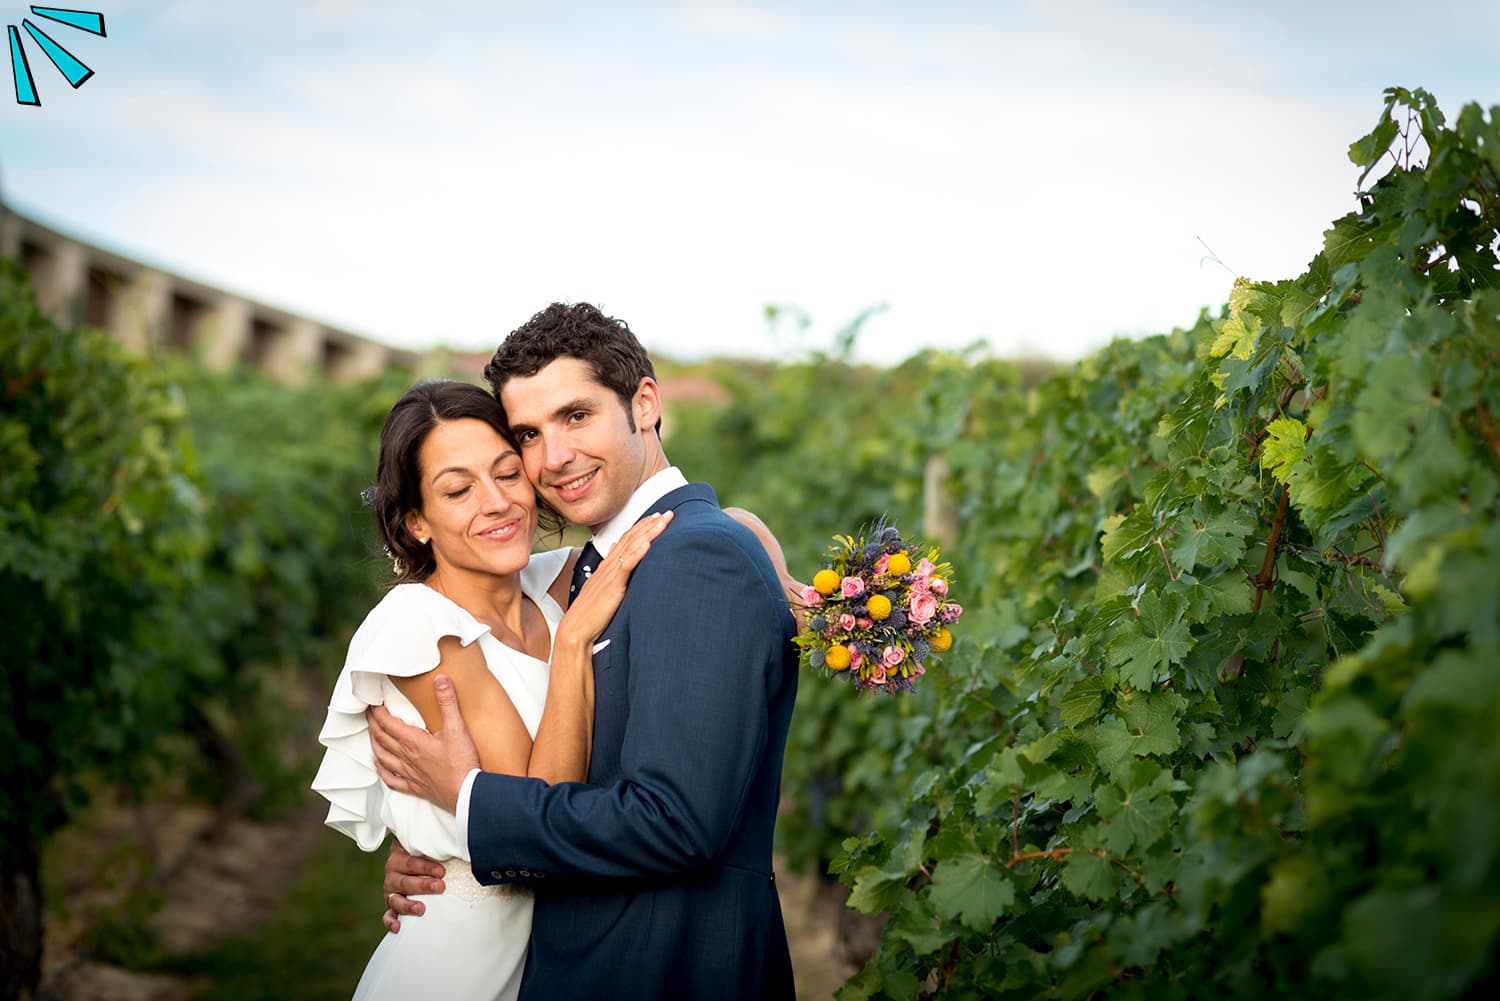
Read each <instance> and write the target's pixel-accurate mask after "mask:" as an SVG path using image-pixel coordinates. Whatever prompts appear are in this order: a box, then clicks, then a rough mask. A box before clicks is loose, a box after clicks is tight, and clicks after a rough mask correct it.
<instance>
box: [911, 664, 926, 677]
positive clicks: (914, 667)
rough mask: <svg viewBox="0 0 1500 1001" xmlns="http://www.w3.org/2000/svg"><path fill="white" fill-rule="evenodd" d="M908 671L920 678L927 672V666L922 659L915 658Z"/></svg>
mask: <svg viewBox="0 0 1500 1001" xmlns="http://www.w3.org/2000/svg"><path fill="white" fill-rule="evenodd" d="M907 673H908V674H909V675H910V676H911V677H913V678H920V677H921V676H922V675H924V674H926V673H927V668H925V667H923V666H922V663H921V661H916V660H914V661H912V662H911V668H910V670H909V671H908V672H907Z"/></svg>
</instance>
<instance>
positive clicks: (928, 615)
mask: <svg viewBox="0 0 1500 1001" xmlns="http://www.w3.org/2000/svg"><path fill="white" fill-rule="evenodd" d="M937 607H938V606H937V599H936V598H934V597H933V596H932V595H930V594H928V593H927V592H926V591H913V592H912V593H911V598H910V600H909V601H908V602H907V613H906V617H907V618H908V619H910V620H911V621H912V622H914V623H916V624H917V625H919V626H925V625H927V623H929V622H931V621H932V617H933V616H934V615H936V614H937Z"/></svg>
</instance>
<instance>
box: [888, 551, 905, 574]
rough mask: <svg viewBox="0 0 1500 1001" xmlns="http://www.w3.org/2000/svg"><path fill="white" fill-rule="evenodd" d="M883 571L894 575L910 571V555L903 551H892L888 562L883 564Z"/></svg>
mask: <svg viewBox="0 0 1500 1001" xmlns="http://www.w3.org/2000/svg"><path fill="white" fill-rule="evenodd" d="M885 572H886V573H888V574H891V575H892V576H895V577H900V576H901V575H902V574H904V573H911V557H910V556H908V555H906V554H905V553H893V554H892V555H891V558H890V562H888V563H886V565H885Z"/></svg>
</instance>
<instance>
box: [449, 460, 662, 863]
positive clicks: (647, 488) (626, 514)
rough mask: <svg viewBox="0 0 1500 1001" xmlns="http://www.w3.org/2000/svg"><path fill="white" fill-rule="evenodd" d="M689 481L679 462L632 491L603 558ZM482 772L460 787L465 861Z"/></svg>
mask: <svg viewBox="0 0 1500 1001" xmlns="http://www.w3.org/2000/svg"><path fill="white" fill-rule="evenodd" d="M687 482H688V481H687V477H686V476H683V475H682V470H680V469H678V468H677V467H676V466H668V467H667V468H666V469H663V470H662V471H661V472H659V473H656V474H654V475H653V476H651V477H650V478H649V479H647V480H646V482H645V483H642V484H641V485H640V486H638V487H636V488H635V493H633V494H631V495H630V499H629V500H628V501H626V502H625V506H624V507H622V508H620V510H619V511H618V512H617V513H616V514H615V516H614V517H613V518H611V519H609V520H608V521H606V522H605V523H604V525H603V526H602V527H601V528H600V529H599V531H597V532H595V533H594V536H593V538H591V539H590V540H589V541H590V542H592V543H593V544H594V548H595V549H597V550H598V551H599V556H600V558H601V559H602V558H603V557H605V556H608V555H609V551H610V548H611V547H613V546H614V544H615V543H616V542H619V541H620V537H621V536H622V535H624V534H625V533H626V532H628V531H629V530H630V526H631V525H634V524H635V523H636V522H637V521H640V520H641V518H642V517H643V516H644V515H645V514H646V512H647V511H649V510H651V505H653V504H655V503H656V502H657V501H659V500H661V499H662V498H663V497H665V496H666V495H667V494H669V493H671V492H672V491H673V490H676V489H677V488H679V487H685V486H687ZM479 772H480V769H478V768H473V769H470V770H469V774H468V775H466V776H464V784H463V785H461V786H460V787H459V789H458V806H457V808H456V809H455V810H454V813H455V815H456V818H457V821H458V847H459V854H460V855H461V857H462V858H463V860H464V861H465V862H468V861H471V859H470V858H469V796H470V794H472V793H473V791H474V779H475V777H476V776H478V775H479Z"/></svg>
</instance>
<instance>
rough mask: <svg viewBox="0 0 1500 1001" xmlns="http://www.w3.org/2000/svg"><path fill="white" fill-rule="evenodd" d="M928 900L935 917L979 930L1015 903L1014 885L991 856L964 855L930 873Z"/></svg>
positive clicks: (1003, 868)
mask: <svg viewBox="0 0 1500 1001" xmlns="http://www.w3.org/2000/svg"><path fill="white" fill-rule="evenodd" d="M931 899H932V903H933V906H934V908H935V909H936V910H937V912H938V914H939V916H941V917H945V918H957V919H959V920H961V921H962V922H963V923H964V925H965V926H966V927H968V928H973V929H976V930H982V929H985V928H989V927H991V926H992V925H994V923H995V922H996V921H997V920H998V919H999V918H1000V916H1001V915H1003V914H1004V913H1005V911H1006V909H1007V908H1009V907H1010V906H1011V905H1012V904H1014V903H1015V899H1016V886H1015V884H1014V883H1013V882H1011V879H1010V876H1009V875H1008V874H1007V873H1006V871H1005V867H1004V866H1002V865H1001V864H1000V863H998V862H996V861H995V860H994V859H990V858H986V857H984V856H981V855H965V856H961V857H959V858H957V859H954V860H953V861H951V862H946V861H945V862H942V863H941V864H939V865H938V867H937V870H936V871H935V872H933V874H932V897H931Z"/></svg>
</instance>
